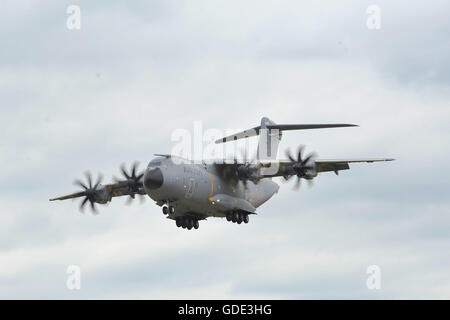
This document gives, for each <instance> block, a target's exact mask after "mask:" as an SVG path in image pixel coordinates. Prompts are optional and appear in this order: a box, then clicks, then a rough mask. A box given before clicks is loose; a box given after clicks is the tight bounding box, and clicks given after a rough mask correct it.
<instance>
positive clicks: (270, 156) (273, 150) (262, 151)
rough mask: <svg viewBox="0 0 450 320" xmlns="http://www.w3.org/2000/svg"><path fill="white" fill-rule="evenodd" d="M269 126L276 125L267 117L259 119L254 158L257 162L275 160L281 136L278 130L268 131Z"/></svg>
mask: <svg viewBox="0 0 450 320" xmlns="http://www.w3.org/2000/svg"><path fill="white" fill-rule="evenodd" d="M271 125H276V123H275V122H273V121H272V120H270V119H269V118H267V117H263V118H262V119H261V126H260V129H259V142H258V151H257V156H256V157H257V159H258V160H275V159H276V157H277V154H278V145H279V144H280V141H281V136H282V135H281V130H279V129H278V128H274V129H270V128H269V126H271Z"/></svg>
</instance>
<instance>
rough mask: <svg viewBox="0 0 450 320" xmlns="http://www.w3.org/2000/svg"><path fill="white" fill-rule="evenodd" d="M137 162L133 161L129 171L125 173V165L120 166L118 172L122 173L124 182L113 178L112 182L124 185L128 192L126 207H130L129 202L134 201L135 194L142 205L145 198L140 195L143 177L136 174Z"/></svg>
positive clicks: (141, 174) (141, 173) (140, 174)
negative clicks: (138, 196)
mask: <svg viewBox="0 0 450 320" xmlns="http://www.w3.org/2000/svg"><path fill="white" fill-rule="evenodd" d="M138 167H139V162H137V161H135V162H134V163H133V165H132V166H131V169H130V171H127V169H126V167H125V164H123V163H122V164H121V165H120V172H121V173H122V175H123V177H124V178H125V180H119V179H117V178H116V177H114V180H115V181H116V182H118V183H121V184H123V185H126V186H127V187H128V190H129V192H130V195H129V197H128V199H127V201H126V203H125V204H126V205H130V204H131V202H132V201H133V200H134V199H135V197H136V194H139V195H140V196H141V197H140V202H141V203H143V202H144V201H145V197H144V195H143V194H142V181H141V180H142V177H143V176H144V173H143V172H140V173H138V169H137V168H138Z"/></svg>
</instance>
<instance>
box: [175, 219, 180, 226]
mask: <svg viewBox="0 0 450 320" xmlns="http://www.w3.org/2000/svg"><path fill="white" fill-rule="evenodd" d="M175 224H176V225H177V227H178V228H179V227H181V219H180V218H177V219H176V220H175Z"/></svg>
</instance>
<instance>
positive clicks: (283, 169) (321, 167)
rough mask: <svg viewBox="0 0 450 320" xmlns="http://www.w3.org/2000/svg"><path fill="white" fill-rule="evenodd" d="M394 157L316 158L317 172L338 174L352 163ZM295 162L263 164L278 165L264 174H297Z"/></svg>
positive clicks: (272, 175)
mask: <svg viewBox="0 0 450 320" xmlns="http://www.w3.org/2000/svg"><path fill="white" fill-rule="evenodd" d="M393 160H394V159H392V158H367V159H315V160H314V166H315V169H316V171H317V173H321V172H328V171H333V172H334V173H336V174H338V172H339V171H341V170H348V169H350V165H349V164H350V163H360V162H366V163H373V162H384V161H393ZM293 165H294V163H293V162H292V161H289V160H281V161H277V162H270V163H266V164H264V165H263V167H270V166H275V167H276V166H278V170H277V172H276V173H274V174H270V171H272V172H275V168H273V169H272V170H268V172H269V174H264V171H263V172H262V174H263V176H264V177H280V176H290V175H293V174H295V172H294V170H293Z"/></svg>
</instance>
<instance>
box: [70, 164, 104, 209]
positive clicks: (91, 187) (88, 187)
mask: <svg viewBox="0 0 450 320" xmlns="http://www.w3.org/2000/svg"><path fill="white" fill-rule="evenodd" d="M84 175H85V176H86V179H87V183H83V182H81V181H80V180H79V179H76V180H74V182H73V183H74V184H75V185H77V186H79V187H81V188H83V189H84V191H82V192H80V193H79V194H78V196H84V199H83V201H82V202H81V204H80V211H81V212H82V213H84V206H85V205H86V203H87V202H88V201H89V204H90V206H91V210H92V213H93V214H98V211H97V208H96V207H95V202H96V197H97V191H99V190H98V189H97V188H98V186H99V185H100V183H101V182H102V180H103V175H102V174H101V173H99V175H98V177H97V182H96V183H95V184H93V180H92V175H91V173H90V172H89V171H85V172H84Z"/></svg>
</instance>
